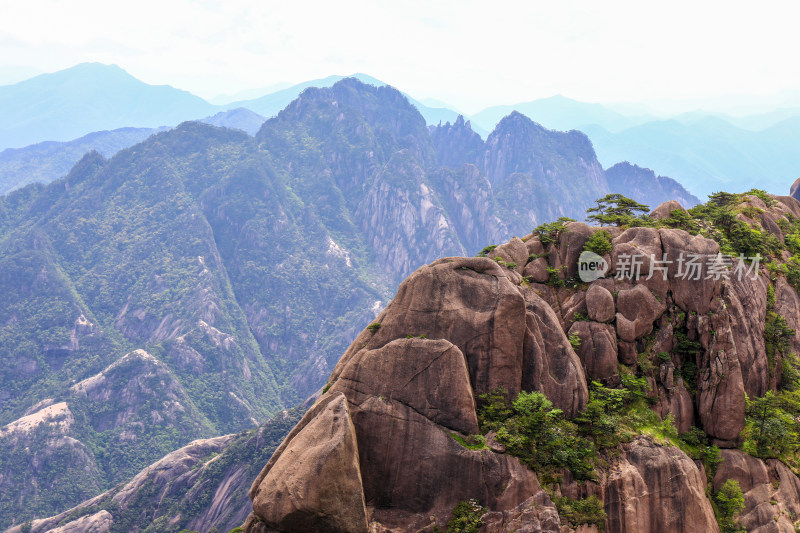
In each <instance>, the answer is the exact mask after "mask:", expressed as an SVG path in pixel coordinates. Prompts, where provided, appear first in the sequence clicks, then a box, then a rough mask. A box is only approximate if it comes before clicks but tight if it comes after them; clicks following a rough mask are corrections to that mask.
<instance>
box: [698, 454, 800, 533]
mask: <svg viewBox="0 0 800 533" xmlns="http://www.w3.org/2000/svg"><path fill="white" fill-rule="evenodd" d="M722 458H723V461H722V463H721V464H720V465H719V467H718V468H717V473H716V475H715V476H714V482H713V485H714V490H719V489H720V487H722V485H723V484H724V483H725V482H726V481H727V480H729V479H732V480H734V481H736V482H737V483H739V487H740V488H741V489H742V493H743V494H744V504H745V508H744V510H743V511H742V512H741V513H740V515H739V516H738V520H739V522H740V523H741V524H742V525H743V526H744V527H745V529H746V530H747V531H748V532H756V533H795V531H796V529H795V528H796V526H795V521H794V520H793V518H796V517H797V516H800V479H798V478H797V476H796V475H794V474H793V473H792V471H791V470H790V469H789V467H787V466H786V465H785V464H783V463H782V462H780V461H776V460H774V459H770V460H768V461H766V462H764V461H762V460H761V459H757V458H755V457H752V456H750V455H747V454H746V453H744V452H741V451H739V450H722Z"/></svg>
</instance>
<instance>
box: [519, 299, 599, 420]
mask: <svg viewBox="0 0 800 533" xmlns="http://www.w3.org/2000/svg"><path fill="white" fill-rule="evenodd" d="M525 301H526V303H527V314H526V330H525V342H524V363H523V369H522V387H523V389H525V390H538V391H541V392H542V393H544V395H545V396H547V397H548V398H549V399H550V401H552V402H553V404H554V405H555V406H556V407H558V408H559V409H561V410H562V411H564V412H565V413H566V414H567V416H574V415H575V414H577V413H578V412H579V411H581V410H582V409H583V408H584V407H585V406H586V402H587V401H588V399H589V390H588V388H587V386H586V376H585V375H584V372H583V365H582V364H581V361H580V359H579V358H578V356H577V354H576V353H575V350H574V349H573V348H572V345H571V344H570V342H569V339H567V336H566V335H565V333H564V330H563V329H561V325H560V323H559V321H558V317H557V316H556V314H555V312H554V311H553V309H552V308H551V307H550V306H549V305H548V304H547V302H545V301H544V300H543V299H542V298H540V297H539V296H538V295H537V294H536V293H535V292H534V291H533V290H526V291H525Z"/></svg>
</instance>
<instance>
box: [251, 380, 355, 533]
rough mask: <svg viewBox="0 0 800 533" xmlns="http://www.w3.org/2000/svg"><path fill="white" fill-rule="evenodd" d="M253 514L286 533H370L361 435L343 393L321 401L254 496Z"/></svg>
mask: <svg viewBox="0 0 800 533" xmlns="http://www.w3.org/2000/svg"><path fill="white" fill-rule="evenodd" d="M250 494H251V497H252V498H253V512H254V514H255V515H257V516H258V517H259V518H260V519H261V520H262V521H263V522H264V523H266V524H267V526H268V527H273V528H275V529H278V530H280V531H282V532H285V533H292V532H298V533H300V532H307V531H329V532H341V533H351V532H352V533H358V532H363V533H366V532H367V530H368V525H367V513H366V507H365V504H364V492H363V488H362V483H361V470H360V467H359V453H358V447H357V442H356V431H355V429H354V427H353V424H352V421H351V419H350V412H349V409H348V406H347V400H346V398H345V396H344V395H343V394H332V395H329V396H326V397H325V398H322V399H321V400H320V402H319V403H317V404H316V405H315V406H314V408H312V409H311V410H310V411H309V412H308V413H307V414H306V416H305V417H303V420H302V421H301V422H300V424H298V426H296V427H295V429H294V430H292V432H291V433H290V434H289V436H288V437H286V440H285V441H284V442H283V444H281V446H280V447H279V448H278V450H276V451H275V453H274V454H273V456H272V458H271V459H270V461H269V462H268V463H267V466H266V467H264V470H263V471H262V472H261V474H260V475H259V477H258V479H257V480H256V482H255V483H254V484H253V488H252V489H251V491H250Z"/></svg>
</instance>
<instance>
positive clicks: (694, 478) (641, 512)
mask: <svg viewBox="0 0 800 533" xmlns="http://www.w3.org/2000/svg"><path fill="white" fill-rule="evenodd" d="M705 487H706V480H705V476H704V475H703V474H702V473H701V472H700V470H699V469H698V468H697V465H695V463H694V461H692V460H691V459H690V458H689V456H687V455H686V454H685V453H683V452H682V451H681V450H679V449H678V448H674V447H671V446H659V445H657V444H654V443H653V442H651V441H650V440H649V439H647V438H644V437H639V438H637V439H635V440H634V441H633V442H631V443H629V444H625V445H623V447H622V453H621V455H620V457H619V459H618V460H617V461H616V463H615V464H614V465H613V466H612V467H611V469H610V473H609V475H608V479H607V481H606V486H605V511H606V514H607V516H608V518H607V522H606V524H607V527H606V531H608V532H609V533H617V532H618V533H651V532H653V531H658V532H659V533H715V532H717V533H718V532H719V527H718V526H717V521H716V519H715V518H714V511H713V509H712V508H711V503H710V502H709V501H708V499H707V498H706V492H705Z"/></svg>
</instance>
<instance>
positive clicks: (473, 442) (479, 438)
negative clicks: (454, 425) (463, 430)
mask: <svg viewBox="0 0 800 533" xmlns="http://www.w3.org/2000/svg"><path fill="white" fill-rule="evenodd" d="M446 433H447V434H448V435H450V436H451V437H453V440H455V441H456V442H457V443H459V444H460V445H461V446H463V447H464V448H466V449H468V450H486V449H488V447H487V446H486V438H485V437H484V436H483V435H468V436H467V437H464V436H462V435H459V434H458V433H454V432H452V431H449V432H446Z"/></svg>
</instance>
